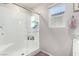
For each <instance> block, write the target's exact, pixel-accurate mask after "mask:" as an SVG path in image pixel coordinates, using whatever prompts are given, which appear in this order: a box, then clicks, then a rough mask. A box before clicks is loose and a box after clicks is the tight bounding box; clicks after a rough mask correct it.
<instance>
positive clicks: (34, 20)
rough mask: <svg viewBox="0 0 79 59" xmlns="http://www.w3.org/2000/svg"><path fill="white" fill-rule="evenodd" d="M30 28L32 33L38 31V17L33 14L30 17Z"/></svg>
mask: <svg viewBox="0 0 79 59" xmlns="http://www.w3.org/2000/svg"><path fill="white" fill-rule="evenodd" d="M31 28H32V31H33V32H37V31H39V15H37V14H33V15H32V17H31Z"/></svg>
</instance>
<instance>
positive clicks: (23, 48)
mask: <svg viewBox="0 0 79 59" xmlns="http://www.w3.org/2000/svg"><path fill="white" fill-rule="evenodd" d="M30 17H31V16H30V12H28V11H26V10H24V9H22V8H20V7H18V6H16V5H14V4H0V55H24V54H26V53H27V23H28V21H27V20H29V19H30Z"/></svg>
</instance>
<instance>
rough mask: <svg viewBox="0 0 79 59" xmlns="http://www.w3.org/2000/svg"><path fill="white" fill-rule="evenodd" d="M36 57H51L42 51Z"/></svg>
mask: <svg viewBox="0 0 79 59" xmlns="http://www.w3.org/2000/svg"><path fill="white" fill-rule="evenodd" d="M35 56H49V55H48V54H46V53H44V52H42V51H40V52H39V53H37V54H36V55H35Z"/></svg>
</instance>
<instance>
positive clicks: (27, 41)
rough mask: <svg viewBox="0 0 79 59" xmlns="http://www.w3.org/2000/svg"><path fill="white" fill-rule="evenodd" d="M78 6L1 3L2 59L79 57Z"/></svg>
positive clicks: (69, 4) (74, 4) (73, 4)
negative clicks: (17, 57) (13, 57)
mask: <svg viewBox="0 0 79 59" xmlns="http://www.w3.org/2000/svg"><path fill="white" fill-rule="evenodd" d="M78 6H79V4H78V3H0V56H79V48H78V46H79V40H78V36H79V26H78V25H79V20H78V19H79V16H78V15H79V7H78Z"/></svg>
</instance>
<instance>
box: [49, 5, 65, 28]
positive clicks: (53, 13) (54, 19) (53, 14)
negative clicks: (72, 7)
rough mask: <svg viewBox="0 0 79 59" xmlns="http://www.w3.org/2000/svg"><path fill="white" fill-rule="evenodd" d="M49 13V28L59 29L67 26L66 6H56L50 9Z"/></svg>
mask: <svg viewBox="0 0 79 59" xmlns="http://www.w3.org/2000/svg"><path fill="white" fill-rule="evenodd" d="M48 11H49V27H50V28H59V27H64V26H65V20H64V18H63V17H64V15H63V14H65V5H64V4H56V5H55V6H52V7H51V8H49V9H48Z"/></svg>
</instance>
